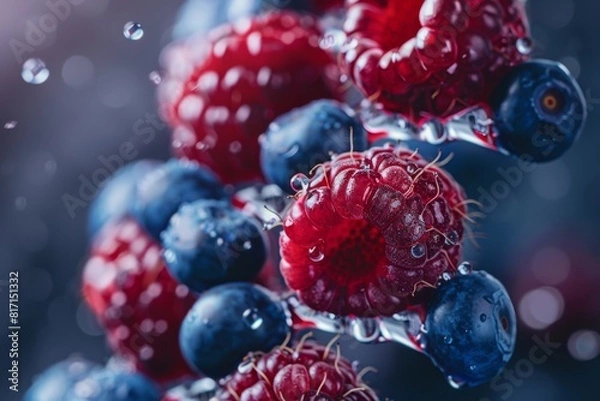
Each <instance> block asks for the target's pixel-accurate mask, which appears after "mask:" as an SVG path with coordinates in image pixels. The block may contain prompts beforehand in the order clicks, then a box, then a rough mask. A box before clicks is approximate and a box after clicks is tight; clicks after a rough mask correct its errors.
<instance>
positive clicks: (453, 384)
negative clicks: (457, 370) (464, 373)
mask: <svg viewBox="0 0 600 401" xmlns="http://www.w3.org/2000/svg"><path fill="white" fill-rule="evenodd" d="M446 380H448V384H449V385H450V386H451V387H452V388H455V389H457V390H458V389H459V388H461V387H463V386H464V385H465V382H463V381H461V380H458V379H455V378H453V377H452V376H448V377H447V378H446Z"/></svg>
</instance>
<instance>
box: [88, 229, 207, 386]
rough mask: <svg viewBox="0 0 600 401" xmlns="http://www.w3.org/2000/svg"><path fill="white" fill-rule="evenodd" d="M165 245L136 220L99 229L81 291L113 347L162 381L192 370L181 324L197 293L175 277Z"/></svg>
mask: <svg viewBox="0 0 600 401" xmlns="http://www.w3.org/2000/svg"><path fill="white" fill-rule="evenodd" d="M161 255H162V249H161V247H160V246H159V245H158V244H157V243H155V242H154V240H153V239H152V238H150V237H149V236H148V235H147V234H146V233H145V232H144V231H143V230H142V228H141V227H140V226H139V225H138V224H137V223H135V222H134V221H133V220H124V221H121V222H118V223H113V224H109V225H108V226H106V227H105V229H104V230H102V231H101V232H100V235H99V237H98V238H97V241H96V242H95V243H94V245H93V247H92V250H91V256H90V258H89V260H88V262H87V264H86V265H85V268H84V271H83V294H84V297H85V299H86V301H87V302H88V304H89V306H90V307H91V309H92V311H93V312H94V313H95V314H96V316H97V318H98V320H99V321H100V323H101V324H102V325H103V326H104V328H105V329H106V331H107V337H108V342H109V345H110V346H111V348H112V349H113V350H114V351H115V352H116V353H117V354H118V355H120V356H122V357H124V358H125V359H126V360H128V361H132V362H133V363H134V364H135V365H136V367H137V369H139V370H140V371H142V372H143V373H145V374H147V375H149V376H150V377H152V378H154V379H156V380H158V381H168V380H172V379H178V378H180V377H184V376H188V375H191V373H192V372H191V370H190V369H189V367H188V366H187V364H186V363H185V361H184V359H183V357H182V355H181V352H180V350H179V347H178V345H177V344H178V338H179V327H180V325H181V322H182V321H183V318H184V317H185V314H186V313H187V311H188V310H189V309H190V308H191V306H192V304H193V303H194V301H195V298H196V297H195V296H194V295H192V293H190V291H189V290H188V289H187V287H185V286H184V285H180V284H178V283H177V282H176V281H175V280H173V279H172V278H171V276H170V275H169V272H168V271H167V269H166V266H165V263H164V261H163V259H162V257H161Z"/></svg>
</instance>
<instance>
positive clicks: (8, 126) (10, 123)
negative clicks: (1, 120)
mask: <svg viewBox="0 0 600 401" xmlns="http://www.w3.org/2000/svg"><path fill="white" fill-rule="evenodd" d="M17 124H18V122H17V121H14V120H12V121H7V122H6V123H5V124H4V129H7V130H11V129H14V128H15V127H16V126H17Z"/></svg>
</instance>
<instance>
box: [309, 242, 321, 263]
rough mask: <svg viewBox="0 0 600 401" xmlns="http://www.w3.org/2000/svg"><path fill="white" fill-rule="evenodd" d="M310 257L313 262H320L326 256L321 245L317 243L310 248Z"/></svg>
mask: <svg viewBox="0 0 600 401" xmlns="http://www.w3.org/2000/svg"><path fill="white" fill-rule="evenodd" d="M308 257H309V258H310V260H312V261H313V262H320V261H322V260H323V259H324V258H325V253H323V251H322V250H321V247H320V246H318V245H316V246H313V247H312V248H310V249H309V250H308Z"/></svg>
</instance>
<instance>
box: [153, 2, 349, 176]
mask: <svg viewBox="0 0 600 401" xmlns="http://www.w3.org/2000/svg"><path fill="white" fill-rule="evenodd" d="M320 35H321V33H320V31H319V29H318V27H317V23H316V21H315V20H314V19H313V17H310V16H308V15H305V16H301V15H298V14H294V13H292V12H273V13H269V14H264V15H261V16H258V17H255V18H253V19H251V20H243V21H240V22H238V23H236V24H235V25H227V26H222V27H221V28H218V29H216V30H215V31H213V32H212V33H211V35H210V40H209V41H208V42H199V43H189V44H187V45H186V47H185V48H183V49H181V48H180V49H177V48H176V49H175V50H173V51H174V52H175V53H174V54H175V55H174V56H172V57H171V60H170V61H167V63H168V64H169V65H168V66H167V68H168V69H169V70H170V72H169V77H168V78H167V79H166V81H165V83H164V84H163V85H161V90H160V91H159V103H160V106H161V113H162V114H163V115H164V116H165V118H166V119H167V121H168V122H169V124H170V125H171V126H172V127H173V137H172V146H173V149H174V151H175V153H176V154H177V155H178V156H180V157H185V158H188V159H192V160H196V161H198V162H200V163H202V164H205V165H208V166H209V167H211V168H212V169H213V170H214V171H215V172H216V173H217V174H218V175H219V176H220V178H221V179H222V181H223V182H225V183H235V182H242V181H249V180H253V179H262V172H261V169H260V164H259V153H260V149H259V144H258V137H259V135H260V134H262V133H263V132H264V131H265V130H266V128H267V127H268V125H269V124H270V123H271V121H273V119H274V118H276V117H278V116H279V115H281V114H283V113H285V112H288V111H290V110H292V109H294V108H296V107H299V106H303V105H305V104H307V103H309V102H311V101H313V100H315V99H321V98H338V97H339V95H340V91H338V90H337V89H338V88H337V85H338V83H339V71H338V69H337V66H336V64H335V60H333V59H332V58H331V56H330V55H329V54H327V53H326V52H325V51H324V50H322V49H321V48H320V47H319V38H320ZM188 69H189V70H190V71H187V70H188Z"/></svg>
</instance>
